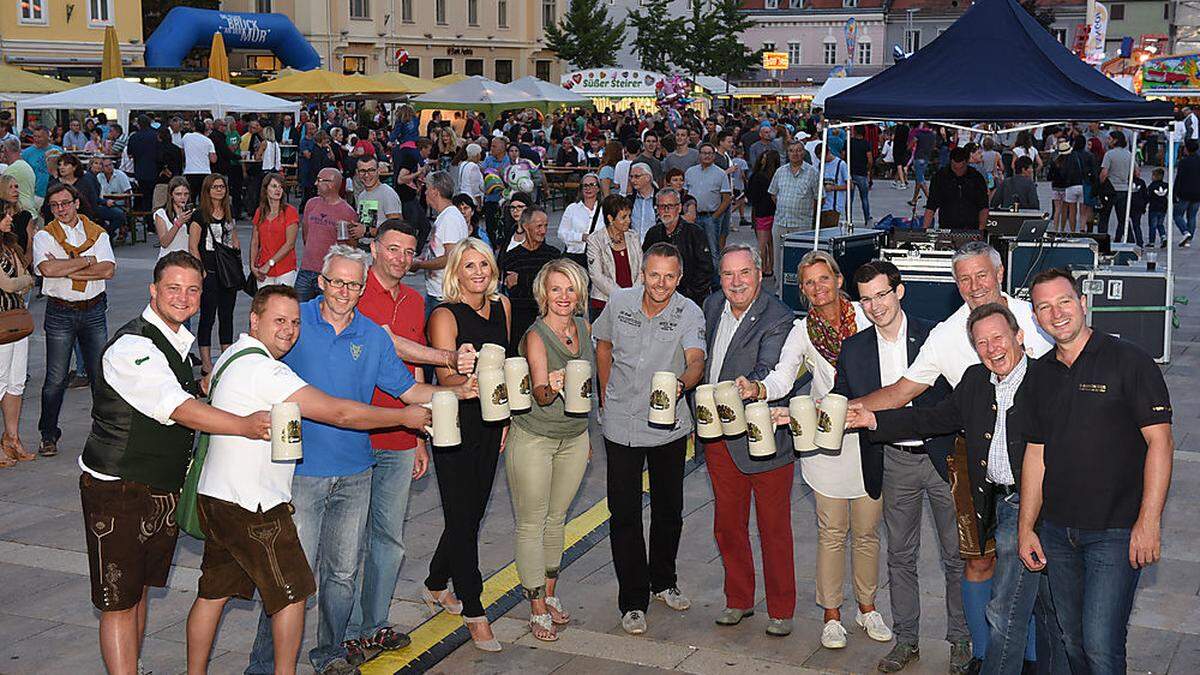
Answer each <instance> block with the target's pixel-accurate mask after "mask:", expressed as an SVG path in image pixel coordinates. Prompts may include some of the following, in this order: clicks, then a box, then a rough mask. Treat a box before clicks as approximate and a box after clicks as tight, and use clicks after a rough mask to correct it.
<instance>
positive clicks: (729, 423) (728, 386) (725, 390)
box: [713, 380, 746, 436]
mask: <svg viewBox="0 0 1200 675" xmlns="http://www.w3.org/2000/svg"><path fill="white" fill-rule="evenodd" d="M713 396H714V398H715V399H716V402H717V419H719V420H720V421H721V430H722V432H723V433H724V434H725V435H726V436H741V435H742V434H744V433H746V408H745V407H744V406H743V405H742V397H741V395H740V394H738V388H737V385H736V384H734V383H733V382H732V381H729V380H726V381H724V382H718V383H717V387H716V391H715V393H714V395H713Z"/></svg>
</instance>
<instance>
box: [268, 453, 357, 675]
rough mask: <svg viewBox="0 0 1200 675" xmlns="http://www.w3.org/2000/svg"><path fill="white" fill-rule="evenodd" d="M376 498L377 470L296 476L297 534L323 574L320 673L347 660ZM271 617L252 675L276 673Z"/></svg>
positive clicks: (314, 652) (316, 656)
mask: <svg viewBox="0 0 1200 675" xmlns="http://www.w3.org/2000/svg"><path fill="white" fill-rule="evenodd" d="M370 498H371V469H367V470H366V471H363V472H361V473H356V474H354V475H352V476H299V475H297V476H295V477H294V478H292V506H293V507H294V508H295V509H296V513H295V514H294V515H293V516H292V518H293V520H295V522H296V533H297V534H298V535H299V536H300V546H301V547H302V548H303V549H304V555H305V556H306V557H307V558H308V566H309V567H310V568H311V569H313V570H314V572H315V573H316V575H317V602H318V610H317V646H316V647H313V648H312V649H311V650H309V652H308V660H309V662H310V663H311V664H312V667H313V668H314V669H315V670H316V671H317V672H320V671H321V669H322V668H324V667H325V666H327V665H329V662H330V661H332V660H334V659H335V658H337V657H339V656H340V657H343V658H345V656H346V652H345V650H344V649H342V636H343V635H345V634H346V624H347V623H348V622H349V621H350V610H351V608H352V607H353V606H354V591H355V589H356V588H357V581H358V552H359V547H360V546H361V545H362V539H363V529H364V528H365V526H366V524H367V506H368V504H369V501H370ZM274 649H275V648H274V644H273V641H272V639H271V619H270V617H268V616H267V615H266V613H265V612H263V613H261V614H259V617H258V634H257V635H255V637H254V648H253V650H252V651H251V652H250V665H249V666H248V667H247V668H246V673H247V675H251V674H255V675H270V674H271V673H274V672H275V667H274V662H275V654H274Z"/></svg>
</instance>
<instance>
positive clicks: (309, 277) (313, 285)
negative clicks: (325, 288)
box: [296, 270, 321, 302]
mask: <svg viewBox="0 0 1200 675" xmlns="http://www.w3.org/2000/svg"><path fill="white" fill-rule="evenodd" d="M319 276H321V275H320V274H319V273H318V272H310V271H309V270H300V271H299V272H297V273H296V295H298V296H300V302H308V301H309V300H312V299H313V298H315V297H317V296H318V295H320V294H321V289H320V287H318V286H317V277H319Z"/></svg>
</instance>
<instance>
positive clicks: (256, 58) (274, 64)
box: [246, 54, 283, 70]
mask: <svg viewBox="0 0 1200 675" xmlns="http://www.w3.org/2000/svg"><path fill="white" fill-rule="evenodd" d="M246 67H247V68H249V69H250V70H279V69H280V68H282V67H283V64H282V63H280V62H279V59H277V58H275V56H274V55H273V54H250V55H248V56H246Z"/></svg>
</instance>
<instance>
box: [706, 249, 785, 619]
mask: <svg viewBox="0 0 1200 675" xmlns="http://www.w3.org/2000/svg"><path fill="white" fill-rule="evenodd" d="M720 278H721V292H720V293H713V294H712V295H710V296H709V297H708V298H707V299H706V300H705V301H704V321H705V328H706V330H705V335H706V336H707V340H708V355H709V358H708V363H707V364H706V365H705V375H706V381H707V382H709V383H710V384H715V383H716V382H721V381H726V380H730V381H732V380H734V379H736V378H738V377H739V376H742V377H747V378H749V379H752V380H761V379H763V378H764V377H766V375H767V373H769V372H771V369H772V368H774V367H775V364H776V363H778V362H779V352H780V350H782V349H783V342H784V340H785V339H786V338H787V334H788V331H789V330H790V329H791V325H792V310H791V309H790V308H789V307H787V305H784V304H783V303H782V302H780V301H779V300H778V299H777V298H776V297H775V296H773V295H771V294H770V293H763V292H762V260H761V258H759V255H758V250H757V249H755V248H752V247H750V246H746V245H744V244H731V245H729V246H727V247H726V248H725V250H724V251H723V252H722V254H721V260H720ZM780 404H781V405H787V402H786V401H782V400H781V402H780ZM775 448H776V451H775V457H774V458H772V459H768V460H765V461H763V460H753V459H751V458H750V451H749V444H748V442H747V440H746V437H745V435H744V434H743V435H742V436H739V437H736V438H725V439H718V440H717V441H715V442H711V443H708V442H706V443H705V444H704V453H705V461H706V463H707V465H708V476H709V479H710V480H712V487H713V497H714V499H715V502H716V509H715V514H714V517H713V534H714V536H715V537H716V539H717V548H718V549H719V550H720V552H721V562H722V563H723V564H724V565H725V610H724V612H722V613H721V615H720V616H719V617H718V618H717V620H716V621H717V623H718V624H719V625H722V626H735V625H737V624H738V623H740V622H741V620H742V618H744V617H746V616H749V615H751V614H753V609H752V608H753V607H754V558H753V556H752V554H751V552H750V522H749V521H750V496H751V495H753V496H754V504H755V513H756V514H757V519H756V520H757V523H758V533H759V539H760V541H761V546H762V559H763V579H764V584H765V586H766V591H767V613H768V614H769V615H770V621H769V622H768V624H767V634H768V635H774V636H779V637H782V636H784V635H788V634H790V633H791V632H792V613H793V612H794V611H795V608H796V575H795V567H794V564H793V559H792V519H791V513H792V506H791V498H792V476H793V472H794V469H793V467H792V439H791V435H790V434H789V433H788V431H787V427H786V426H783V427H776V428H775Z"/></svg>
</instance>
